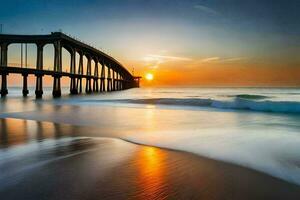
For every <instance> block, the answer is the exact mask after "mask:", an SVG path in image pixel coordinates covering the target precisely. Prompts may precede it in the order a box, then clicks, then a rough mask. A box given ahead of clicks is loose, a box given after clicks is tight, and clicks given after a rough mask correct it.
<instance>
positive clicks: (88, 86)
mask: <svg viewBox="0 0 300 200" xmlns="http://www.w3.org/2000/svg"><path fill="white" fill-rule="evenodd" d="M91 62H92V60H91V57H90V56H87V71H86V75H87V76H88V77H87V78H86V86H85V92H86V93H88V94H89V93H91V92H92V81H91V77H90V76H91V71H92V69H91Z"/></svg>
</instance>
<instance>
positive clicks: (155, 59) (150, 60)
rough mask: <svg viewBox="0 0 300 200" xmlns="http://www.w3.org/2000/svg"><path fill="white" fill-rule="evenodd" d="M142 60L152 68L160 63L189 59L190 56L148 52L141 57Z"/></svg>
mask: <svg viewBox="0 0 300 200" xmlns="http://www.w3.org/2000/svg"><path fill="white" fill-rule="evenodd" d="M143 60H144V61H146V64H147V65H149V66H151V67H152V68H158V67H159V65H160V64H162V63H166V62H172V61H191V60H192V59H191V58H187V57H178V56H166V55H157V54H148V55H146V56H145V57H143Z"/></svg>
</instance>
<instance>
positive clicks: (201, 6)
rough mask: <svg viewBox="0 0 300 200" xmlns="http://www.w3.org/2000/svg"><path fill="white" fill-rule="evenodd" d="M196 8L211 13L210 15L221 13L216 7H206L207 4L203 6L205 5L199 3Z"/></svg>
mask: <svg viewBox="0 0 300 200" xmlns="http://www.w3.org/2000/svg"><path fill="white" fill-rule="evenodd" d="M194 8H195V9H197V10H199V11H201V12H204V13H207V14H210V15H218V14H219V13H218V12H217V11H215V10H214V9H211V8H209V7H206V6H203V5H199V4H197V5H195V6H194Z"/></svg>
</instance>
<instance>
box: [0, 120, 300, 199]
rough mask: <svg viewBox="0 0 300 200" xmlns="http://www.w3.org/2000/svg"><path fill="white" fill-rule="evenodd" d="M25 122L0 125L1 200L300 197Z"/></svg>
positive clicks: (227, 168) (171, 156)
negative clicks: (26, 128) (25, 127)
mask: <svg viewBox="0 0 300 200" xmlns="http://www.w3.org/2000/svg"><path fill="white" fill-rule="evenodd" d="M24 123H25V124H26V123H27V124H34V123H35V122H34V121H30V120H18V119H2V120H1V130H2V131H1V146H2V148H1V162H0V170H1V174H0V195H1V199H3V200H10V199H14V200H15V199H38V200H42V199H299V196H300V187H299V186H297V185H293V184H290V183H287V182H285V181H282V180H279V179H276V178H273V177H271V176H268V175H265V174H262V173H259V172H256V171H254V170H250V169H247V168H243V167H239V166H236V165H232V164H227V163H223V162H219V161H215V160H211V159H207V158H204V157H200V156H196V155H193V154H190V153H185V152H179V151H170V150H166V149H160V148H155V147H150V146H142V145H136V144H132V143H129V142H125V141H123V140H120V139H115V138H107V137H81V136H80V135H83V134H84V133H83V132H86V131H87V130H88V128H87V127H82V128H80V127H74V126H71V125H59V124H53V123H49V122H39V124H40V127H44V128H43V129H32V130H38V131H37V132H35V131H32V130H31V131H30V133H31V135H28V132H26V130H25V129H24V127H22V126H21V125H22V124H24ZM12 124H14V125H16V124H19V125H20V124H21V125H20V126H12ZM12 127H14V128H12ZM29 127H30V126H29ZM31 127H32V126H31ZM3 130H5V131H3ZM41 130H44V131H41ZM89 130H91V128H89ZM94 131H95V130H94ZM37 133H39V134H37ZM10 138H14V139H13V140H11V139H10ZM41 138H42V140H40V139H41ZM39 140H40V142H37V141H39Z"/></svg>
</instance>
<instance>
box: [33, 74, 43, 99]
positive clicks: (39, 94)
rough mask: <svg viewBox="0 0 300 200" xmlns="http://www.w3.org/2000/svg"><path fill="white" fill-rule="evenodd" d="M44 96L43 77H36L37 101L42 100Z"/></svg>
mask: <svg viewBox="0 0 300 200" xmlns="http://www.w3.org/2000/svg"><path fill="white" fill-rule="evenodd" d="M42 96H43V75H40V74H38V75H36V84H35V97H36V98H37V99H39V98H42Z"/></svg>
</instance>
